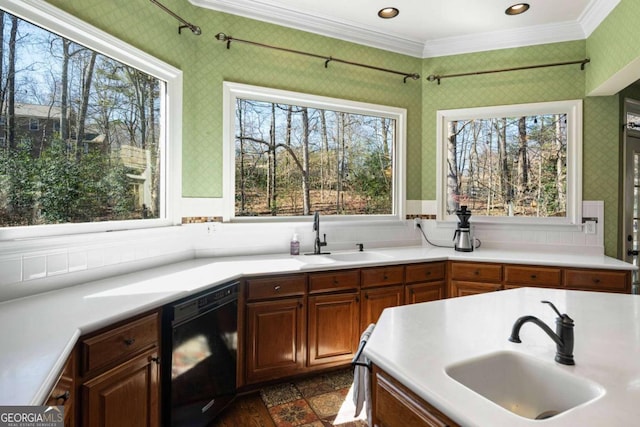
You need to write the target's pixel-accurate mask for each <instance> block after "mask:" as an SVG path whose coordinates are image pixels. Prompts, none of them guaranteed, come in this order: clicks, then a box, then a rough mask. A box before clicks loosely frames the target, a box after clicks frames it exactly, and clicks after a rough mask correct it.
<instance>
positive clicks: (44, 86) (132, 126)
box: [0, 0, 182, 240]
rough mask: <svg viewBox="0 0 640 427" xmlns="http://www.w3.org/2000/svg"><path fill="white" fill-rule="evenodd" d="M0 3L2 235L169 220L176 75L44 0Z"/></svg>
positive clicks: (174, 172)
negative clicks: (0, 29)
mask: <svg viewBox="0 0 640 427" xmlns="http://www.w3.org/2000/svg"><path fill="white" fill-rule="evenodd" d="M0 7H1V9H0V11H2V12H3V13H2V19H3V20H4V25H3V28H4V35H3V41H4V45H3V46H2V54H3V56H4V57H3V58H2V59H3V63H4V64H5V65H6V68H5V71H4V75H3V76H0V78H2V87H7V91H6V92H7V95H6V96H5V99H3V102H2V104H0V114H1V115H2V117H6V118H8V119H7V120H5V122H4V124H3V126H2V128H0V132H1V133H2V138H4V140H5V144H4V147H3V150H1V152H0V181H1V182H2V186H1V190H0V240H5V239H14V238H23V237H41V236H46V235H59V234H76V233H83V232H94V231H106V230H118V229H130V228H146V227H153V226H163V225H171V224H173V223H175V221H176V219H175V218H174V217H175V213H174V212H175V208H174V205H175V203H174V201H175V199H176V198H177V197H178V195H179V193H178V191H179V187H180V157H179V153H180V145H181V140H180V138H181V136H180V134H181V129H180V123H181V117H180V112H181V102H182V101H181V97H182V93H181V92H182V87H181V82H182V76H181V72H180V71H179V70H177V69H175V68H173V67H172V66H169V65H167V64H165V63H163V62H161V61H159V60H158V59H156V58H154V57H152V56H150V55H148V54H146V53H144V52H142V51H139V50H137V49H136V48H134V47H132V46H129V45H127V44H125V43H124V42H122V41H120V40H118V39H116V38H114V37H112V36H110V35H109V34H106V33H104V32H102V31H101V30H98V29H96V28H93V27H91V26H89V25H88V24H86V23H85V22H83V21H80V20H79V19H77V18H75V17H73V16H71V15H69V14H67V13H65V12H63V11H60V10H59V9H57V8H55V7H53V6H51V5H48V4H46V3H45V2H42V1H37V0H21V1H17V0H2V2H0ZM12 57H13V58H15V59H14V61H13V62H12V61H11V60H10V58H12ZM54 88H55V90H54ZM21 116H22V118H21ZM11 117H14V119H13V120H11V119H10V118H11ZM25 120H26V122H27V123H26V126H24V122H25ZM21 122H22V123H23V124H22V125H21ZM36 130H37V132H29V131H36Z"/></svg>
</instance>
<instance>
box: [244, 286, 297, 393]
mask: <svg viewBox="0 0 640 427" xmlns="http://www.w3.org/2000/svg"><path fill="white" fill-rule="evenodd" d="M305 304H306V301H305V299H304V298H283V299H278V300H273V301H263V302H255V303H248V304H247V310H246V316H247V321H246V338H245V341H246V382H247V383H248V384H251V383H256V382H261V381H268V380H272V379H278V378H281V377H286V376H289V375H294V374H296V373H300V372H302V371H303V370H304V368H305V363H304V349H305V346H304V342H305V341H304V340H305V339H306V333H305V325H306V323H305V313H306V311H305Z"/></svg>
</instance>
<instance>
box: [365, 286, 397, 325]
mask: <svg viewBox="0 0 640 427" xmlns="http://www.w3.org/2000/svg"><path fill="white" fill-rule="evenodd" d="M403 297H404V291H403V288H402V285H394V286H385V287H380V288H371V289H362V290H361V291H360V330H362V331H364V330H365V329H367V326H369V325H370V324H371V323H376V322H377V321H378V318H379V317H380V315H381V314H382V311H383V310H384V309H385V308H387V307H397V306H399V305H402V304H403V300H404V298H403Z"/></svg>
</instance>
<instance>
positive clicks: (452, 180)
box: [447, 121, 460, 214]
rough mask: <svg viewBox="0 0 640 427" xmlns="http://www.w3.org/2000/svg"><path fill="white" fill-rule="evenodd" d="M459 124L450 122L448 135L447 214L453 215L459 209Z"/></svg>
mask: <svg viewBox="0 0 640 427" xmlns="http://www.w3.org/2000/svg"><path fill="white" fill-rule="evenodd" d="M457 134H458V122H457V121H450V122H449V134H448V135H447V213H448V214H452V213H454V212H455V211H456V210H457V209H458V199H459V197H460V189H459V187H458V156H457V141H456V136H457Z"/></svg>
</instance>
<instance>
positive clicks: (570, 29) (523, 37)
mask: <svg viewBox="0 0 640 427" xmlns="http://www.w3.org/2000/svg"><path fill="white" fill-rule="evenodd" d="M584 38H585V37H584V31H583V30H582V26H581V25H580V24H578V23H576V22H562V23H559V24H548V25H536V26H532V27H525V28H517V29H514V30H505V31H492V32H489V33H480V34H473V35H468V36H459V37H447V38H442V39H437V40H428V41H427V42H426V43H425V45H424V50H423V51H422V57H423V58H434V57H438V56H449V55H460V54H464V53H473V52H483V51H488V50H498V49H509V48H515V47H523V46H533V45H539V44H546V43H556V42H565V41H572V40H582V39H584Z"/></svg>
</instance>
